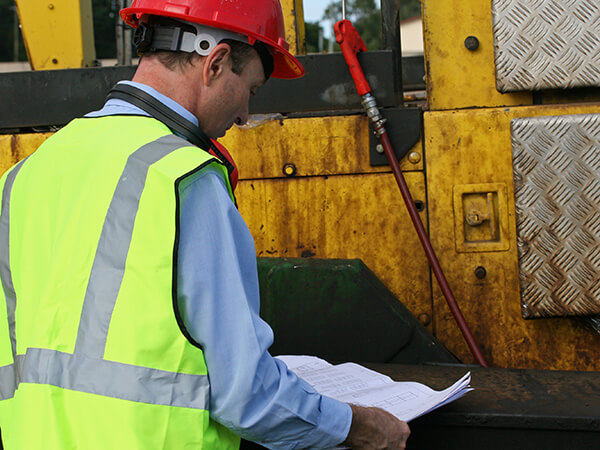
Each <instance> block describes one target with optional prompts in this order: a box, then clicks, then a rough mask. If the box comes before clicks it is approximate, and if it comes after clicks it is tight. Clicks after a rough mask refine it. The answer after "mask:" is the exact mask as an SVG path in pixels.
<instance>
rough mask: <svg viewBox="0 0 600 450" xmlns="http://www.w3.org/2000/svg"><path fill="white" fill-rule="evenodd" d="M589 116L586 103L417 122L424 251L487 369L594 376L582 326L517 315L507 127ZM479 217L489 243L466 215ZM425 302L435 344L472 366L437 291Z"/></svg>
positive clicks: (593, 340) (437, 114) (598, 349)
mask: <svg viewBox="0 0 600 450" xmlns="http://www.w3.org/2000/svg"><path fill="white" fill-rule="evenodd" d="M598 112H600V104H598V103H596V104H587V105H583V104H582V105H562V106H523V107H512V108H489V109H469V110H462V111H434V112H426V113H425V115H424V127H425V138H424V143H425V153H426V154H427V160H426V165H427V167H426V169H427V191H428V192H427V197H428V201H429V218H430V222H429V224H430V225H429V226H430V236H431V240H432V244H433V246H434V249H435V250H436V253H437V255H438V257H439V259H440V262H441V264H442V267H443V269H444V270H445V273H446V276H447V278H448V280H449V282H450V285H451V287H452V289H453V291H454V294H455V296H456V298H457V300H458V302H459V305H460V307H461V310H462V311H463V313H464V315H465V318H466V320H467V322H468V323H469V325H470V327H471V329H472V331H473V332H474V335H475V337H476V339H477V340H478V342H479V344H480V345H481V347H482V349H483V351H484V354H485V357H486V359H487V360H488V362H489V363H490V364H491V365H493V366H496V367H507V368H535V369H559V370H600V360H599V359H598V358H597V355H598V354H599V353H600V339H598V334H597V332H595V331H593V330H592V329H591V327H590V328H589V329H588V328H586V327H585V326H584V325H583V324H582V323H581V322H580V321H578V320H577V319H568V318H560V319H557V318H555V319H541V320H524V319H523V318H522V317H521V297H520V286H519V262H518V253H517V248H516V220H515V206H514V188H513V172H512V167H513V166H512V151H511V134H510V121H511V119H514V118H517V117H534V116H554V115H563V114H584V113H587V114H589V113H598ZM488 194H490V197H491V200H490V201H489V202H488ZM488 212H491V213H492V214H494V215H495V217H496V219H495V220H496V226H495V227H494V228H495V229H496V230H497V233H496V235H495V236H494V235H493V233H492V231H491V229H492V227H491V225H490V221H489V220H488V221H486V222H485V223H483V224H478V223H477V220H476V217H475V215H476V214H480V213H488ZM469 214H471V216H470V217H469ZM503 224H504V225H503ZM481 268H484V269H485V272H483V271H482V269H481ZM478 275H479V276H478ZM433 302H434V307H433V309H434V322H435V324H436V335H437V337H438V339H440V340H441V341H442V342H443V343H444V344H445V345H446V346H447V347H448V348H449V349H450V350H451V351H452V352H453V353H454V354H456V355H457V356H458V357H459V358H461V359H462V360H463V361H465V362H472V357H471V355H470V353H469V350H468V349H467V346H466V345H465V343H464V340H463V338H462V336H461V334H460V332H459V330H458V328H457V326H456V324H455V322H454V319H453V318H452V315H451V313H450V310H449V309H448V307H447V306H446V301H445V299H444V297H443V295H442V294H441V292H440V290H439V289H438V287H437V285H436V286H435V289H434V298H433ZM575 349H577V351H575Z"/></svg>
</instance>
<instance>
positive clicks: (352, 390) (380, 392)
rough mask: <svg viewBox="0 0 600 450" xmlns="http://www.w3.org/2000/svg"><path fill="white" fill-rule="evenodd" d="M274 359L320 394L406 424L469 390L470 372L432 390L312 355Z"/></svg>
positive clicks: (349, 364)
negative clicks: (370, 408)
mask: <svg viewBox="0 0 600 450" xmlns="http://www.w3.org/2000/svg"><path fill="white" fill-rule="evenodd" d="M277 358H278V359H280V360H282V361H283V362H285V363H286V365H287V366H288V368H289V369H290V370H291V371H293V372H294V373H296V375H298V377H300V378H302V379H304V380H305V381H306V382H308V383H309V384H310V385H312V386H313V387H314V388H315V389H316V391H317V392H319V393H320V394H323V395H326V396H327V397H331V398H333V399H336V400H339V401H342V402H345V403H352V404H354V405H360V406H375V407H378V408H381V409H384V410H386V411H388V412H389V413H391V414H393V415H394V416H396V417H397V418H398V419H400V420H404V421H406V422H408V421H410V420H412V419H415V418H417V417H419V416H422V415H423V414H426V413H428V412H430V411H432V410H434V409H436V408H439V407H440V406H442V405H445V404H447V403H450V402H452V401H454V400H456V399H458V398H460V397H462V396H463V395H465V394H466V393H467V392H469V391H472V390H473V389H472V388H471V387H470V386H469V383H470V382H471V373H470V372H467V373H466V374H465V375H464V376H463V377H462V378H461V379H460V380H458V381H457V382H456V383H454V384H453V385H452V386H450V387H448V388H446V389H444V390H443V391H434V390H433V389H431V388H429V387H427V386H425V385H424V384H421V383H416V382H412V381H401V382H399V381H394V380H392V379H391V378H390V377H388V376H386V375H383V374H381V373H378V372H375V371H373V370H370V369H367V368H366V367H363V366H361V365H359V364H355V363H344V364H337V365H335V366H334V365H332V364H329V363H328V362H327V361H324V360H322V359H320V358H317V357H314V356H295V355H283V356H277Z"/></svg>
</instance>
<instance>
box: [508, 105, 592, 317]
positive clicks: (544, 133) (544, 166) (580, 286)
mask: <svg viewBox="0 0 600 450" xmlns="http://www.w3.org/2000/svg"><path fill="white" fill-rule="evenodd" d="M511 135H512V153H513V175H514V185H515V209H516V219H517V246H518V253H519V271H520V274H519V275H520V282H521V300H522V315H523V317H524V318H535V317H552V316H570V315H591V314H600V114H585V115H572V116H557V117H533V118H521V119H514V120H513V121H512V122H511Z"/></svg>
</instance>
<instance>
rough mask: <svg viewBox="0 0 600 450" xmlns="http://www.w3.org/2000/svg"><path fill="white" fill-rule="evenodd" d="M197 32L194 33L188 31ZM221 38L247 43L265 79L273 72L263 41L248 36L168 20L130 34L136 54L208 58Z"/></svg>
mask: <svg viewBox="0 0 600 450" xmlns="http://www.w3.org/2000/svg"><path fill="white" fill-rule="evenodd" d="M190 28H194V29H195V30H196V32H195V33H193V32H191V31H189V30H190ZM224 39H231V40H234V41H239V42H242V43H244V44H248V45H251V46H253V47H254V49H255V50H256V51H257V53H258V55H259V57H260V60H261V62H262V65H263V69H264V71H265V79H267V80H268V79H269V77H270V76H271V74H272V73H273V68H274V64H273V55H272V54H271V52H270V51H269V50H268V49H267V46H266V45H264V44H263V43H262V42H260V41H257V40H256V39H254V38H252V37H250V36H244V35H243V34H239V33H234V32H233V31H227V30H223V29H220V28H213V27H208V26H206V25H201V24H198V23H192V22H186V21H175V20H170V21H169V22H168V23H157V24H150V25H147V24H146V23H143V22H142V23H140V24H139V25H138V27H137V28H136V29H135V32H134V35H133V44H134V45H135V48H136V50H137V51H138V53H140V54H141V53H144V52H153V51H157V50H166V51H171V52H186V53H192V52H196V53H198V54H199V55H200V56H208V55H210V52H212V51H213V50H214V48H215V47H216V46H217V45H218V44H219V43H220V42H221V41H223V40H224Z"/></svg>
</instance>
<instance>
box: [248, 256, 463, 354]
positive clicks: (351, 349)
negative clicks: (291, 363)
mask: <svg viewBox="0 0 600 450" xmlns="http://www.w3.org/2000/svg"><path fill="white" fill-rule="evenodd" d="M258 268H259V281H260V290H261V317H262V318H263V319H264V320H266V321H267V322H268V323H269V324H270V325H271V327H272V328H273V331H274V333H275V342H274V344H273V346H272V347H271V353H272V354H274V355H277V354H294V355H303V354H304V355H315V356H319V357H321V358H324V359H326V360H328V361H331V362H335V361H338V362H344V361H356V362H371V363H408V364H417V363H424V362H442V363H457V362H458V360H457V359H456V358H455V357H454V356H453V355H452V354H450V352H448V350H446V348H445V347H444V346H443V345H442V344H441V343H440V342H438V341H437V340H436V339H435V338H434V337H433V335H431V333H430V332H429V331H428V330H427V329H426V328H425V327H423V326H422V325H421V324H420V323H419V321H418V320H417V319H416V318H415V317H414V316H413V315H412V314H411V312H410V311H409V310H408V309H406V307H405V306H404V305H403V304H402V303H401V302H400V301H398V299H397V298H396V297H395V296H394V294H392V293H391V292H390V291H389V290H388V289H387V288H386V287H385V285H384V284H383V283H382V282H381V281H380V280H379V279H378V278H377V276H375V274H374V273H373V272H372V271H371V270H370V269H369V268H368V267H367V266H366V265H365V264H364V263H363V262H362V261H361V260H358V259H353V260H342V259H313V258H258Z"/></svg>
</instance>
